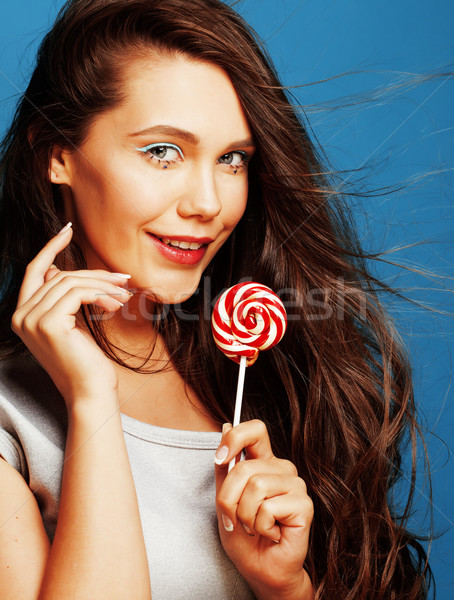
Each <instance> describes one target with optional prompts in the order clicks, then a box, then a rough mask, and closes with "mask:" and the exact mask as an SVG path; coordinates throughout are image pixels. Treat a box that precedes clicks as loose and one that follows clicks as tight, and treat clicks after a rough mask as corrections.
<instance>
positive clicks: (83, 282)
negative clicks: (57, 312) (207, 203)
mask: <svg viewBox="0 0 454 600" xmlns="http://www.w3.org/2000/svg"><path fill="white" fill-rule="evenodd" d="M52 270H53V269H52ZM57 271H59V270H58V269H57ZM86 274H88V275H90V274H91V272H90V271H79V272H77V271H70V272H66V271H59V272H58V273H57V274H56V275H54V276H53V277H52V279H51V280H50V281H48V282H46V283H45V284H43V285H42V286H41V287H40V288H39V289H38V290H37V291H36V292H35V293H34V294H33V295H32V297H31V298H30V299H29V300H27V302H25V303H24V304H23V305H22V306H21V307H20V308H19V309H18V310H17V311H16V312H17V315H21V314H23V315H24V316H25V315H26V314H28V313H29V312H30V311H31V310H32V309H33V308H34V307H35V306H37V305H38V304H40V303H41V302H43V300H44V299H45V298H47V303H44V304H43V307H44V308H45V309H46V308H47V309H49V308H50V306H51V305H52V304H54V303H55V301H56V300H57V298H58V297H60V296H62V295H63V294H64V293H66V292H67V291H69V290H70V289H71V288H73V287H86V288H95V287H96V288H99V290H100V292H101V293H102V292H105V293H108V294H111V295H113V296H114V297H116V296H119V299H120V300H121V302H123V301H126V300H128V299H129V298H130V297H131V295H132V294H131V292H129V291H128V290H126V289H125V288H123V287H119V286H117V285H116V284H114V283H112V282H111V281H110V282H109V281H108V280H109V278H110V279H113V280H114V281H117V283H121V282H120V281H118V280H117V278H116V277H109V273H108V272H107V271H105V272H103V275H102V277H103V278H98V279H94V278H92V277H87V276H85V277H83V275H86ZM123 281H125V280H123ZM49 301H50V302H51V304H50V305H49Z"/></svg>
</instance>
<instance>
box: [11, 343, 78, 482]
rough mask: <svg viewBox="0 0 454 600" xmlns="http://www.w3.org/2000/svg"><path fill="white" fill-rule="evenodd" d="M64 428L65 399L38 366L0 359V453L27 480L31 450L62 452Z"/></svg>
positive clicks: (19, 359)
mask: <svg viewBox="0 0 454 600" xmlns="http://www.w3.org/2000/svg"><path fill="white" fill-rule="evenodd" d="M66 427H67V416H66V408H65V403H64V400H63V398H62V397H61V395H60V394H59V392H58V390H57V389H56V388H55V386H54V384H53V382H52V380H51V379H50V377H49V376H48V375H47V373H46V372H45V371H44V370H43V369H42V367H41V366H40V365H39V363H37V362H36V361H35V360H34V359H33V357H32V356H30V355H29V354H27V355H20V356H15V357H12V358H7V359H3V360H0V454H1V455H2V456H3V457H4V458H5V459H6V460H7V461H8V462H10V463H11V464H12V465H13V466H14V467H15V468H16V469H17V470H19V471H20V472H21V473H22V475H23V476H24V477H27V476H28V475H29V474H28V470H29V463H30V456H31V453H32V451H33V452H34V453H35V454H36V451H37V450H39V449H41V452H46V453H49V452H51V451H52V450H53V449H55V450H56V451H61V450H63V449H64V443H65V435H66ZM28 454H29V455H30V456H27V455H28Z"/></svg>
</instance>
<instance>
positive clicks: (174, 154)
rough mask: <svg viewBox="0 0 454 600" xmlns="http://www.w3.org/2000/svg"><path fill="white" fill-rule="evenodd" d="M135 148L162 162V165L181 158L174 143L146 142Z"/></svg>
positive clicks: (179, 151)
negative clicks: (146, 143)
mask: <svg viewBox="0 0 454 600" xmlns="http://www.w3.org/2000/svg"><path fill="white" fill-rule="evenodd" d="M137 150H139V151H140V152H143V153H144V154H147V155H148V156H149V157H150V158H152V159H153V160H155V161H157V162H158V163H162V164H163V166H164V167H166V166H168V165H172V164H174V163H176V162H179V161H181V160H183V153H182V151H181V149H180V148H179V147H178V146H175V145H174V144H148V146H143V148H137Z"/></svg>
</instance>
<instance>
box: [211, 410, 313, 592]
mask: <svg viewBox="0 0 454 600" xmlns="http://www.w3.org/2000/svg"><path fill="white" fill-rule="evenodd" d="M223 448H226V449H227V450H225V449H224V450H223ZM243 449H244V450H245V452H246V460H244V461H241V462H238V463H237V464H236V465H235V466H234V468H233V469H232V470H231V472H230V473H227V467H228V463H229V461H230V460H231V459H232V458H234V457H235V456H237V455H239V454H240V453H241V451H242V450H243ZM216 456H217V460H216V462H217V463H219V462H220V460H219V457H220V459H223V460H222V462H221V464H220V465H219V464H218V466H216V510H217V515H218V522H219V532H220V536H221V542H222V545H223V547H224V550H225V551H226V553H227V554H228V556H229V557H230V559H231V560H232V561H233V563H234V564H235V566H236V567H237V569H238V570H239V571H240V573H241V574H242V576H243V577H244V578H245V579H246V581H247V582H248V584H249V585H250V587H251V589H252V591H253V592H254V593H255V594H256V596H257V598H259V599H261V598H266V599H269V600H271V599H273V598H280V599H288V600H291V599H293V598H295V599H296V598H298V600H306V598H307V599H308V600H309V599H312V597H313V591H312V585H311V582H310V579H309V576H308V574H307V572H306V571H305V570H304V569H303V564H304V561H305V559H306V554H307V550H308V543H309V531H310V526H311V522H312V517H313V504H312V501H311V499H310V498H309V496H308V495H307V490H306V484H305V483H304V481H303V480H302V479H301V478H300V477H298V472H297V470H296V467H295V465H294V464H293V463H291V462H290V461H288V460H283V459H279V458H276V457H275V456H274V454H273V452H272V450H271V444H270V439H269V437H268V431H267V429H266V426H265V424H264V423H263V422H262V421H258V420H254V421H247V422H244V423H240V424H239V425H237V426H236V427H234V428H232V426H231V425H228V424H226V425H224V428H223V435H222V440H221V443H220V446H219V448H218V450H217V452H216Z"/></svg>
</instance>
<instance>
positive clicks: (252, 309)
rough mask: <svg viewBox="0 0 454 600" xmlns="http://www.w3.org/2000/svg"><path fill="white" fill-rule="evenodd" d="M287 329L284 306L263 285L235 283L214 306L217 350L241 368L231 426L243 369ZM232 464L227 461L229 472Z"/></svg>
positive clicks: (238, 412)
mask: <svg viewBox="0 0 454 600" xmlns="http://www.w3.org/2000/svg"><path fill="white" fill-rule="evenodd" d="M286 327H287V314H286V312H285V308H284V305H283V304H282V302H281V300H280V299H279V298H278V297H277V296H276V294H275V293H274V292H273V291H272V290H271V289H270V288H269V287H266V285H262V284H260V283H254V282H247V283H238V284H237V285H234V286H233V287H231V288H229V289H228V290H227V291H225V292H224V293H223V294H222V295H221V296H220V298H219V300H218V301H217V303H216V306H215V307H214V310H213V315H212V317H211V329H212V332H213V337H214V341H215V343H216V346H217V347H218V348H219V350H221V351H222V352H223V353H224V354H225V355H226V356H228V357H229V358H231V359H232V360H233V361H235V362H236V363H239V365H240V371H239V374H238V386H237V393H236V400H235V415H234V418H233V426H235V425H238V423H239V422H240V417H241V404H242V399H243V387H244V376H245V373H246V367H247V366H248V367H249V366H250V365H253V364H254V363H255V361H256V360H257V358H258V355H259V351H260V350H268V349H269V348H272V347H273V346H275V345H276V344H277V343H278V342H280V341H281V339H282V337H283V335H284V333H285V329H286ZM234 463H235V459H233V460H232V461H230V464H229V471H230V469H231V468H232V466H233V465H234Z"/></svg>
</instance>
